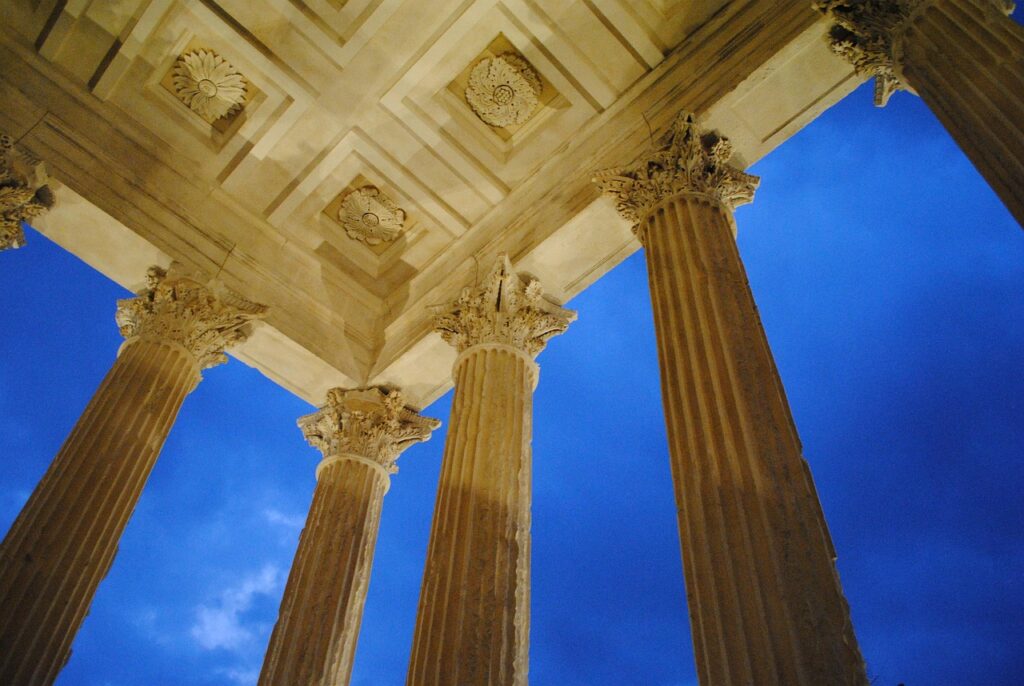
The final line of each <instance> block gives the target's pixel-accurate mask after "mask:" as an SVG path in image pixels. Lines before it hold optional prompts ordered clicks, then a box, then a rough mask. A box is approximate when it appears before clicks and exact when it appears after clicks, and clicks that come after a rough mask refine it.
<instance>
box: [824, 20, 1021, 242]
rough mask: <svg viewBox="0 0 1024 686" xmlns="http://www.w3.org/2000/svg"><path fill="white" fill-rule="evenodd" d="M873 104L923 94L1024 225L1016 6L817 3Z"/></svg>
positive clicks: (831, 37) (836, 48) (833, 39)
mask: <svg viewBox="0 0 1024 686" xmlns="http://www.w3.org/2000/svg"><path fill="white" fill-rule="evenodd" d="M814 7H815V8H816V9H818V10H819V11H821V12H823V13H825V14H827V15H828V16H829V17H830V18H831V19H833V20H834V21H835V25H834V26H833V27H832V30H831V32H830V35H829V41H830V44H831V46H832V49H833V51H834V52H835V53H836V54H838V55H840V56H841V57H843V58H845V59H847V60H848V61H849V62H851V63H852V64H853V66H854V68H855V69H856V70H857V72H858V73H859V74H862V75H864V76H873V77H875V104H877V105H879V106H884V105H885V103H886V102H888V100H889V97H890V96H891V95H892V94H893V93H894V92H895V91H897V90H901V89H903V90H909V91H912V92H915V93H917V94H918V95H920V96H921V99H922V100H924V101H925V103H926V104H927V105H928V107H929V108H930V109H931V110H932V112H934V113H935V115H936V116H937V117H938V118H939V121H941V122H942V124H943V126H945V127H946V130H947V131H949V133H950V135H951V136H952V137H953V139H954V140H955V141H956V142H957V144H958V145H959V146H960V148H961V149H962V150H963V151H964V153H965V154H966V155H967V157H968V158H969V159H970V160H971V162H972V163H973V164H974V166H975V167H977V169H978V171H979V172H980V173H981V175H982V176H983V177H985V179H986V180H987V181H988V182H989V184H990V185H991V186H992V188H993V190H994V191H995V192H996V194H997V195H999V197H1000V198H1001V199H1002V201H1003V202H1004V203H1005V204H1006V206H1007V208H1008V209H1009V210H1010V213H1011V214H1012V215H1013V216H1014V217H1015V218H1016V219H1017V221H1018V222H1019V223H1020V224H1021V225H1022V227H1024V124H1022V122H1024V27H1022V26H1021V25H1020V24H1018V23H1017V22H1015V21H1014V20H1013V19H1012V18H1010V17H1009V14H1010V13H1011V12H1013V10H1014V2H1013V1H1012V0H815V2H814Z"/></svg>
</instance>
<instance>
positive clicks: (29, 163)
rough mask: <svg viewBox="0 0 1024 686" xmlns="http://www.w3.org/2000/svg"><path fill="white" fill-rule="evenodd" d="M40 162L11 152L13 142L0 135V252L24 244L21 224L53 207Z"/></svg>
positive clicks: (13, 150)
mask: <svg viewBox="0 0 1024 686" xmlns="http://www.w3.org/2000/svg"><path fill="white" fill-rule="evenodd" d="M46 181H47V178H46V170H45V168H44V167H43V164H42V162H40V161H39V160H37V159H35V158H34V157H32V156H31V155H29V154H27V153H25V152H22V151H20V150H15V149H14V139H12V138H11V137H10V136H4V135H0V250H6V249H8V248H20V247H21V246H23V245H25V232H24V231H23V230H22V228H21V222H23V221H26V222H27V221H31V220H32V219H33V218H35V217H38V216H39V215H41V214H42V213H43V212H45V211H46V210H48V209H49V208H51V207H53V191H51V190H50V187H49V186H47V185H46Z"/></svg>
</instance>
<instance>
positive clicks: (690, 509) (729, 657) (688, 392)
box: [597, 113, 867, 686]
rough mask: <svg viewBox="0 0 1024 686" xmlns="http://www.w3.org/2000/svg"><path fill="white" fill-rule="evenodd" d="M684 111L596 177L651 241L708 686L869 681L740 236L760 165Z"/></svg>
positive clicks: (685, 539)
mask: <svg viewBox="0 0 1024 686" xmlns="http://www.w3.org/2000/svg"><path fill="white" fill-rule="evenodd" d="M731 154H732V152H731V147H730V146H729V144H728V141H726V140H725V139H723V138H721V137H719V136H717V135H715V134H713V133H708V132H704V131H702V130H700V129H699V128H698V125H697V123H696V120H695V118H694V117H693V116H692V115H689V114H686V113H684V114H682V115H680V117H679V118H678V119H677V120H676V122H675V123H674V125H673V127H672V129H671V130H670V131H669V132H668V134H667V135H666V136H665V137H664V138H663V139H662V141H661V143H660V147H659V148H658V149H657V150H655V151H653V152H651V153H650V154H648V155H647V156H646V157H644V158H643V159H641V161H640V162H638V163H637V164H635V165H634V166H632V167H628V168H625V169H617V170H610V171H607V172H602V173H601V174H599V175H598V178H597V181H598V183H599V184H600V185H601V186H602V187H603V188H604V190H605V191H606V192H607V193H609V194H610V195H612V196H614V197H615V198H616V200H617V202H618V208H619V211H620V212H621V213H622V214H623V215H624V216H625V217H626V218H627V219H629V220H630V221H632V222H633V223H634V230H635V231H636V234H637V236H638V237H639V238H640V240H641V242H642V243H643V244H644V246H645V248H646V252H647V270H648V276H649V280H650V290H651V302H652V305H653V307H654V323H655V331H656V334H657V341H658V357H659V361H660V366H661V389H662V400H663V402H664V406H665V420H666V425H667V429H668V439H669V455H670V458H671V462H672V475H673V480H674V484H675V494H676V501H677V505H678V515H679V531H680V538H681V542H682V551H683V568H684V572H685V575H686V590H687V602H688V605H689V611H690V623H691V627H692V634H693V640H694V652H695V655H696V660H697V673H698V676H699V678H700V682H701V684H704V685H705V686H740V685H743V686H748V685H750V684H757V686H773V685H774V686H824V685H825V684H828V686H854V685H856V686H863V685H864V684H866V683H867V680H866V678H865V670H864V663H863V660H862V659H861V656H860V652H859V650H858V648H857V643H856V639H855V638H854V635H853V629H852V626H851V624H850V618H849V610H848V607H847V604H846V600H845V599H844V598H843V594H842V591H841V589H840V586H839V580H838V576H837V574H836V570H835V565H834V560H835V553H834V551H833V549H832V544H831V540H830V538H829V535H828V530H827V528H826V524H825V520H824V517H823V515H822V512H821V507H820V504H819V502H818V497H817V494H816V492H815V490H814V484H813V482H812V480H811V476H810V471H809V470H808V467H807V463H806V462H805V461H804V459H803V457H802V455H801V446H800V441H799V438H798V437H797V433H796V429H795V427H794V425H793V421H792V418H791V416H790V412H789V407H788V405H787V402H786V396H785V393H784V391H783V388H782V384H781V382H780V380H779V376H778V373H777V372H776V369H775V364H774V361H773V359H772V354H771V351H770V350H769V348H768V343H767V340H766V339H765V336H764V332H763V331H762V328H761V321H760V318H759V317H758V313H757V308H756V306H755V305H754V301H753V297H752V295H751V292H750V288H749V286H748V284H747V277H746V274H745V272H744V269H743V264H742V263H741V261H740V257H739V253H738V251H737V249H736V243H735V241H734V229H735V226H734V223H733V218H732V208H733V207H735V206H736V205H737V204H742V203H744V202H749V201H750V200H751V199H752V198H753V192H754V189H755V188H756V186H757V179H756V178H755V177H752V176H749V175H747V174H744V173H742V172H740V171H738V170H736V169H733V168H732V167H729V166H728V165H727V164H726V162H727V161H728V159H729V157H730V156H731Z"/></svg>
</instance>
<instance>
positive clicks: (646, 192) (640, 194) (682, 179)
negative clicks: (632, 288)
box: [594, 111, 760, 240]
mask: <svg viewBox="0 0 1024 686" xmlns="http://www.w3.org/2000/svg"><path fill="white" fill-rule="evenodd" d="M732 154H733V150H732V143H730V142H729V139H728V138H725V137H724V136H721V135H719V134H718V133H717V132H714V131H706V130H704V129H703V128H701V126H700V121H699V120H698V118H697V116H696V115H695V114H693V113H692V112H685V111H684V112H680V113H679V114H678V115H677V116H676V119H675V121H674V122H673V123H672V126H671V128H670V129H669V130H668V131H667V132H666V133H665V135H664V136H662V137H661V139H660V140H659V141H658V144H657V146H656V147H655V148H654V149H653V150H652V151H651V152H649V153H647V154H646V155H645V156H644V157H643V158H641V159H640V160H639V161H637V162H635V163H634V164H632V165H630V166H628V167H621V168H616V169H606V170H603V171H600V172H597V174H595V176H594V183H596V184H597V185H598V186H599V187H600V188H601V190H602V191H603V192H604V193H605V194H606V195H609V196H611V197H612V198H614V200H615V205H616V209H617V210H618V211H619V214H620V215H622V217H624V218H625V219H626V220H627V221H629V222H631V223H632V224H633V232H634V233H635V234H636V235H637V238H640V239H641V240H643V238H642V232H641V231H640V227H641V226H642V225H643V222H644V220H645V219H646V218H647V216H648V215H649V214H650V213H651V211H652V210H653V209H654V208H656V207H657V206H658V205H659V204H661V203H662V202H663V201H665V200H668V199H669V198H673V197H676V196H679V195H696V196H701V197H703V198H706V199H707V200H709V201H710V202H712V203H714V204H716V205H718V206H720V207H722V208H724V209H726V210H729V211H732V210H733V209H735V208H736V207H738V206H740V205H745V204H747V203H749V202H752V201H753V199H754V191H755V190H757V186H758V184H759V183H760V179H758V178H757V177H756V176H751V175H750V174H747V173H745V172H743V171H741V170H739V169H737V168H736V167H733V166H731V165H729V164H728V162H729V160H730V158H732Z"/></svg>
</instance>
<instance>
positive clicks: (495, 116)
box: [466, 52, 542, 128]
mask: <svg viewBox="0 0 1024 686" xmlns="http://www.w3.org/2000/svg"><path fill="white" fill-rule="evenodd" d="M541 90H542V85H541V81H540V76H538V75H537V72H536V71H534V69H533V67H531V66H530V64H529V62H527V61H526V60H524V59H523V58H522V57H520V56H519V55H516V54H515V53H511V52H507V53H503V54H501V55H498V56H497V57H491V58H486V59H482V60H480V61H479V62H478V63H477V64H476V66H475V67H473V70H472V71H471V72H470V74H469V83H468V84H467V86H466V102H468V103H469V106H470V107H472V108H473V111H474V112H476V115H477V116H478V117H480V119H481V120H482V121H483V122H484V123H485V124H489V125H491V126H496V127H499V128H503V127H506V126H514V125H517V124H523V123H525V122H526V121H527V120H528V119H529V118H530V116H531V115H533V113H534V112H536V111H537V108H538V107H539V106H540V94H541Z"/></svg>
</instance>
